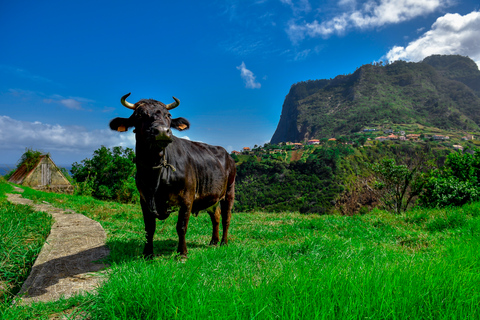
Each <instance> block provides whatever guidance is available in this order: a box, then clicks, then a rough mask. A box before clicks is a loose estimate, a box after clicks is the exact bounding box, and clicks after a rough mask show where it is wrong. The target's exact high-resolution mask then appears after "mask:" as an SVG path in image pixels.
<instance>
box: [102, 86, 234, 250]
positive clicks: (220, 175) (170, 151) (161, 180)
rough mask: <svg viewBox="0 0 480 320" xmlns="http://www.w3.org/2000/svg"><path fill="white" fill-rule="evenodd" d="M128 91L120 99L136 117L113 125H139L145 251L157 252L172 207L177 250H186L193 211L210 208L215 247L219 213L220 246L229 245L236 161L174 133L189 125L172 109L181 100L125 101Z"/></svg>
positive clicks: (220, 150)
mask: <svg viewBox="0 0 480 320" xmlns="http://www.w3.org/2000/svg"><path fill="white" fill-rule="evenodd" d="M129 95H130V94H127V95H125V96H123V97H122V99H121V102H122V104H123V105H124V106H126V107H127V108H130V109H132V110H134V112H133V114H132V116H130V118H115V119H113V120H112V121H111V122H110V128H111V129H112V130H117V131H127V130H128V128H131V127H135V130H134V132H135V139H136V147H135V153H136V166H137V174H136V177H135V180H136V184H137V188H138V191H139V193H140V203H141V207H142V212H143V219H144V222H145V231H146V237H147V243H146V244H145V248H144V250H143V255H144V256H145V257H151V256H153V235H154V233H155V227H156V219H160V220H164V219H166V218H167V217H168V216H169V215H170V212H171V210H172V209H173V208H178V209H179V212H178V221H177V228H176V229H177V233H178V250H177V251H178V253H180V254H181V255H186V254H187V246H186V242H185V235H186V233H187V228H188V220H189V218H190V215H191V213H194V214H195V213H198V212H199V211H200V210H205V209H210V210H207V212H208V213H209V215H210V218H211V220H212V225H213V231H212V240H211V241H210V245H216V244H217V243H218V242H219V234H218V229H219V223H220V214H221V216H222V227H223V235H222V240H221V244H227V236H228V227H229V225H230V218H231V210H232V207H233V201H234V198H235V174H236V168H235V162H234V161H233V159H232V158H231V157H230V155H229V154H228V153H227V151H226V150H225V149H223V148H222V147H216V146H211V145H208V144H205V143H200V142H193V141H189V140H184V139H179V138H177V137H175V136H173V135H172V132H171V130H170V128H175V129H177V130H180V131H182V130H186V129H188V128H189V127H190V123H189V122H188V120H186V119H184V118H176V119H172V118H171V115H170V112H169V110H171V109H173V108H175V107H177V106H178V104H179V103H180V101H178V100H177V99H176V98H174V99H175V102H174V103H171V104H168V105H165V104H163V103H162V102H159V101H156V100H152V99H148V100H140V101H138V102H137V103H135V104H132V103H129V102H127V101H126V100H125V99H126V98H127V97H128V96H129ZM217 204H219V206H218V205H217ZM215 205H217V206H216V207H215ZM212 206H213V207H212ZM212 208H213V209H212Z"/></svg>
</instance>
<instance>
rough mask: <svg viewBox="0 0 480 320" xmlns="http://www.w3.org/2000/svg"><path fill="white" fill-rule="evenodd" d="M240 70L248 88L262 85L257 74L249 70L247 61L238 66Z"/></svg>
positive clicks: (257, 87) (256, 87)
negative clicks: (246, 64) (257, 78)
mask: <svg viewBox="0 0 480 320" xmlns="http://www.w3.org/2000/svg"><path fill="white" fill-rule="evenodd" d="M237 69H238V70H240V76H241V77H242V79H243V81H244V82H245V88H248V89H259V88H260V87H261V86H262V85H261V84H260V83H259V82H257V81H256V80H255V79H256V77H255V75H254V74H253V72H252V71H250V70H248V69H247V67H246V66H245V62H243V61H242V64H241V65H239V66H238V67H237Z"/></svg>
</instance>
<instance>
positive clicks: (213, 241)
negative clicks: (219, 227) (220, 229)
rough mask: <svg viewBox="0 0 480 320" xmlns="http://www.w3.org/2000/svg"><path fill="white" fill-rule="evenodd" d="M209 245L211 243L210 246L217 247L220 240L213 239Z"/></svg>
mask: <svg viewBox="0 0 480 320" xmlns="http://www.w3.org/2000/svg"><path fill="white" fill-rule="evenodd" d="M208 245H209V246H215V247H216V246H217V245H218V240H216V241H215V240H212V241H210V243H209V244H208Z"/></svg>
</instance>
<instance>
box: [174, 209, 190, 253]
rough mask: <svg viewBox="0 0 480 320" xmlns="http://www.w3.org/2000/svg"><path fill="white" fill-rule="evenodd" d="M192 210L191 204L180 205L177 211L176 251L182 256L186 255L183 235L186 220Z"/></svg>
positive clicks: (185, 231)
mask: <svg viewBox="0 0 480 320" xmlns="http://www.w3.org/2000/svg"><path fill="white" fill-rule="evenodd" d="M191 211H192V206H191V205H190V206H185V205H182V206H181V207H180V210H179V212H178V221H177V234H178V249H177V252H178V253H179V254H180V255H182V256H185V257H186V256H187V242H186V240H185V236H186V234H187V229H188V220H189V219H190V213H191Z"/></svg>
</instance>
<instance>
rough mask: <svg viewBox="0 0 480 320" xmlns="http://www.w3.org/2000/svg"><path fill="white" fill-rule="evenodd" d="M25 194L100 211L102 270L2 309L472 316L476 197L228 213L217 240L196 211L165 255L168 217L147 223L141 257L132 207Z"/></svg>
mask: <svg viewBox="0 0 480 320" xmlns="http://www.w3.org/2000/svg"><path fill="white" fill-rule="evenodd" d="M25 196H26V197H29V198H32V199H37V200H40V201H47V202H50V203H52V204H53V205H55V206H61V207H65V208H67V207H68V208H72V209H74V210H75V211H77V212H81V213H84V214H86V215H87V216H90V217H91V218H93V219H95V220H97V221H99V222H100V223H101V224H102V225H103V227H104V228H105V229H106V231H107V234H108V239H107V244H108V246H109V247H110V248H111V250H112V253H111V256H110V257H109V258H108V262H109V263H110V264H111V272H109V277H108V279H107V281H106V282H105V283H104V285H103V286H102V287H100V288H99V290H98V293H97V294H87V295H84V296H77V297H73V298H71V299H68V300H61V301H59V302H55V303H50V304H44V303H39V304H35V305H33V306H31V307H19V306H18V307H12V308H9V309H4V311H3V312H4V314H3V316H4V317H5V318H7V319H10V318H12V319H13V318H14V319H29V318H39V319H48V318H49V317H52V315H53V314H61V313H62V312H63V313H67V314H70V316H71V317H73V316H74V315H81V314H84V315H88V318H89V319H302V318H303V319H307V318H308V319H310V318H311V319H407V318H411V319H476V318H480V311H479V310H478V305H479V303H480V260H479V259H478V252H479V250H480V217H479V214H480V203H474V204H469V205H466V206H464V207H462V208H447V209H445V210H436V209H428V210H427V209H415V210H412V211H408V212H407V213H405V214H404V215H392V214H389V213H387V212H385V211H380V210H373V211H372V212H371V213H369V214H367V215H364V216H353V217H345V216H337V215H327V216H317V215H300V214H297V213H279V214H271V213H248V214H246V213H235V214H234V215H233V219H232V225H231V232H230V234H231V235H230V237H229V241H230V244H229V245H228V246H226V247H209V246H208V245H207V244H208V242H209V240H210V239H209V238H210V234H211V223H210V219H209V217H208V215H207V214H200V215H199V217H197V218H194V217H192V218H191V220H190V224H189V230H188V234H187V246H188V249H189V254H188V259H186V260H185V259H179V258H177V256H176V255H175V251H176V246H177V236H176V231H175V222H176V217H175V216H174V217H170V218H169V219H167V220H165V222H159V223H158V224H157V232H156V236H155V239H154V251H155V255H156V256H155V258H154V259H153V260H152V261H144V260H143V259H142V257H141V251H142V249H143V243H144V242H143V241H144V240H143V238H144V235H143V221H142V216H141V211H140V209H139V207H138V206H130V205H121V204H117V203H113V202H102V201H97V200H94V199H92V198H89V197H75V196H67V195H56V194H47V193H42V192H38V191H34V190H30V189H27V190H26V191H25ZM0 310H2V309H0ZM82 312H83V313H82ZM0 315H1V313H0ZM0 318H1V317H0Z"/></svg>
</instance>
